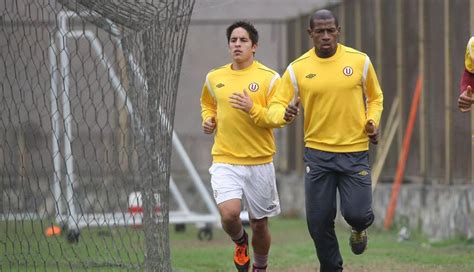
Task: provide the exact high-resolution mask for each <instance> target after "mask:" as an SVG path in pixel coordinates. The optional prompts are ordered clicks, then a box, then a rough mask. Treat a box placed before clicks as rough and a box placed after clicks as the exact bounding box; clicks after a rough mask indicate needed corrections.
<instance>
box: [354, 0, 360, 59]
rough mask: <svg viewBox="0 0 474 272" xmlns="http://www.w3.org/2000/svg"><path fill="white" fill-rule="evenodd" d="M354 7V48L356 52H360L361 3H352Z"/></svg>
mask: <svg viewBox="0 0 474 272" xmlns="http://www.w3.org/2000/svg"><path fill="white" fill-rule="evenodd" d="M354 5H355V10H354V13H355V16H354V17H355V22H354V24H355V47H356V49H357V50H362V26H361V24H362V22H361V21H362V18H361V17H362V16H361V11H360V9H361V7H360V6H361V5H362V4H361V1H360V0H359V1H356V2H355V3H354Z"/></svg>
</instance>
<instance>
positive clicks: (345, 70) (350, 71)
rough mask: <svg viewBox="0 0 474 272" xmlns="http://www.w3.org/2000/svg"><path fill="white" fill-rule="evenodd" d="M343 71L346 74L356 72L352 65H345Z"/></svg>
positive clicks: (349, 74)
mask: <svg viewBox="0 0 474 272" xmlns="http://www.w3.org/2000/svg"><path fill="white" fill-rule="evenodd" d="M342 72H343V73H344V75H345V76H352V74H353V73H354V70H353V69H352V67H350V66H346V67H344V69H342Z"/></svg>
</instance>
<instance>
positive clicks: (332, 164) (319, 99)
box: [238, 10, 383, 272]
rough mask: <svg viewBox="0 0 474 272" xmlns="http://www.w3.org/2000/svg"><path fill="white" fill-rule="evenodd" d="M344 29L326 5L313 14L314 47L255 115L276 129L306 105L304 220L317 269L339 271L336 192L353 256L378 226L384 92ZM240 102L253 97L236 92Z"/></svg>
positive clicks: (364, 246) (248, 102) (310, 32)
mask: <svg viewBox="0 0 474 272" xmlns="http://www.w3.org/2000/svg"><path fill="white" fill-rule="evenodd" d="M340 30H341V28H340V26H339V24H338V21H337V18H336V17H335V16H334V14H333V13H332V12H331V11H329V10H319V11H316V12H315V13H314V14H313V15H312V16H311V18H310V22H309V28H308V30H307V31H308V34H309V37H310V38H311V40H312V42H313V45H314V47H313V48H312V49H310V50H309V51H308V52H306V53H305V54H303V55H302V56H301V57H299V58H298V59H296V60H295V61H293V62H292V63H291V64H290V65H288V68H287V70H286V72H285V73H284V75H283V77H282V79H281V83H280V87H279V89H278V91H277V93H276V94H275V96H274V97H273V99H272V101H271V102H270V105H269V107H267V109H260V110H259V111H258V112H256V113H254V115H255V116H256V118H258V119H261V120H265V121H266V122H267V123H268V124H272V125H274V126H275V127H276V126H278V125H285V124H286V123H289V122H291V121H292V120H293V119H294V118H295V117H296V116H297V115H298V113H299V104H300V100H301V104H302V106H303V108H304V141H305V152H304V153H305V154H304V161H305V166H306V167H305V170H306V174H305V196H306V200H305V201H306V219H307V224H308V229H309V232H310V235H311V238H312V239H313V241H314V244H315V247H316V253H317V256H318V259H319V262H320V270H321V271H322V272H325V271H330V272H333V271H342V257H341V253H340V251H339V246H338V242H337V237H336V233H335V230H334V219H335V216H336V212H337V210H336V207H337V205H336V192H337V191H339V194H340V205H341V213H342V215H343V217H344V218H345V220H346V221H347V223H349V225H350V226H351V227H352V233H351V238H350V241H349V243H350V246H351V249H352V251H353V252H354V253H355V254H362V253H363V252H364V250H365V249H366V247H367V232H366V229H367V228H368V227H369V226H370V225H371V224H372V223H373V221H374V214H373V211H372V190H371V184H372V182H371V171H370V167H369V158H368V148H369V141H370V142H372V143H374V144H375V143H377V136H378V130H377V127H378V125H379V121H380V116H381V113H382V108H383V106H382V102H383V95H382V90H381V89H380V86H379V83H378V80H377V76H376V74H375V71H374V68H373V66H372V63H371V62H370V59H369V57H368V56H367V55H366V54H364V53H362V52H359V51H357V50H354V49H352V48H349V47H346V46H344V45H342V44H339V43H338V36H339V33H340ZM238 100H239V102H240V103H242V104H245V105H249V104H251V101H249V99H247V98H246V97H243V96H241V95H240V96H239V97H238Z"/></svg>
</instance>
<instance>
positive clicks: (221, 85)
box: [216, 83, 225, 88]
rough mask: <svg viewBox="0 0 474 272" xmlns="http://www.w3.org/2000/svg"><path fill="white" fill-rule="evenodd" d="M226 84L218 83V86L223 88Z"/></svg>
mask: <svg viewBox="0 0 474 272" xmlns="http://www.w3.org/2000/svg"><path fill="white" fill-rule="evenodd" d="M224 86H225V85H224V84H222V83H219V84H217V85H216V87H217V88H222V87H224Z"/></svg>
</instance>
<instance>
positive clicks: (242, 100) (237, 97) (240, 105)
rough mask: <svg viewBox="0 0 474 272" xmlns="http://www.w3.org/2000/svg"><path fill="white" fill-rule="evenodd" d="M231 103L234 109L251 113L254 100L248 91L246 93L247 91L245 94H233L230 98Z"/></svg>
mask: <svg viewBox="0 0 474 272" xmlns="http://www.w3.org/2000/svg"><path fill="white" fill-rule="evenodd" d="M229 102H230V104H231V105H232V107H233V108H236V109H239V110H243V111H245V112H246V113H249V112H250V110H251V109H252V107H253V101H252V98H250V96H249V94H248V93H247V91H245V89H244V90H243V93H233V94H232V95H231V96H230V97H229Z"/></svg>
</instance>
